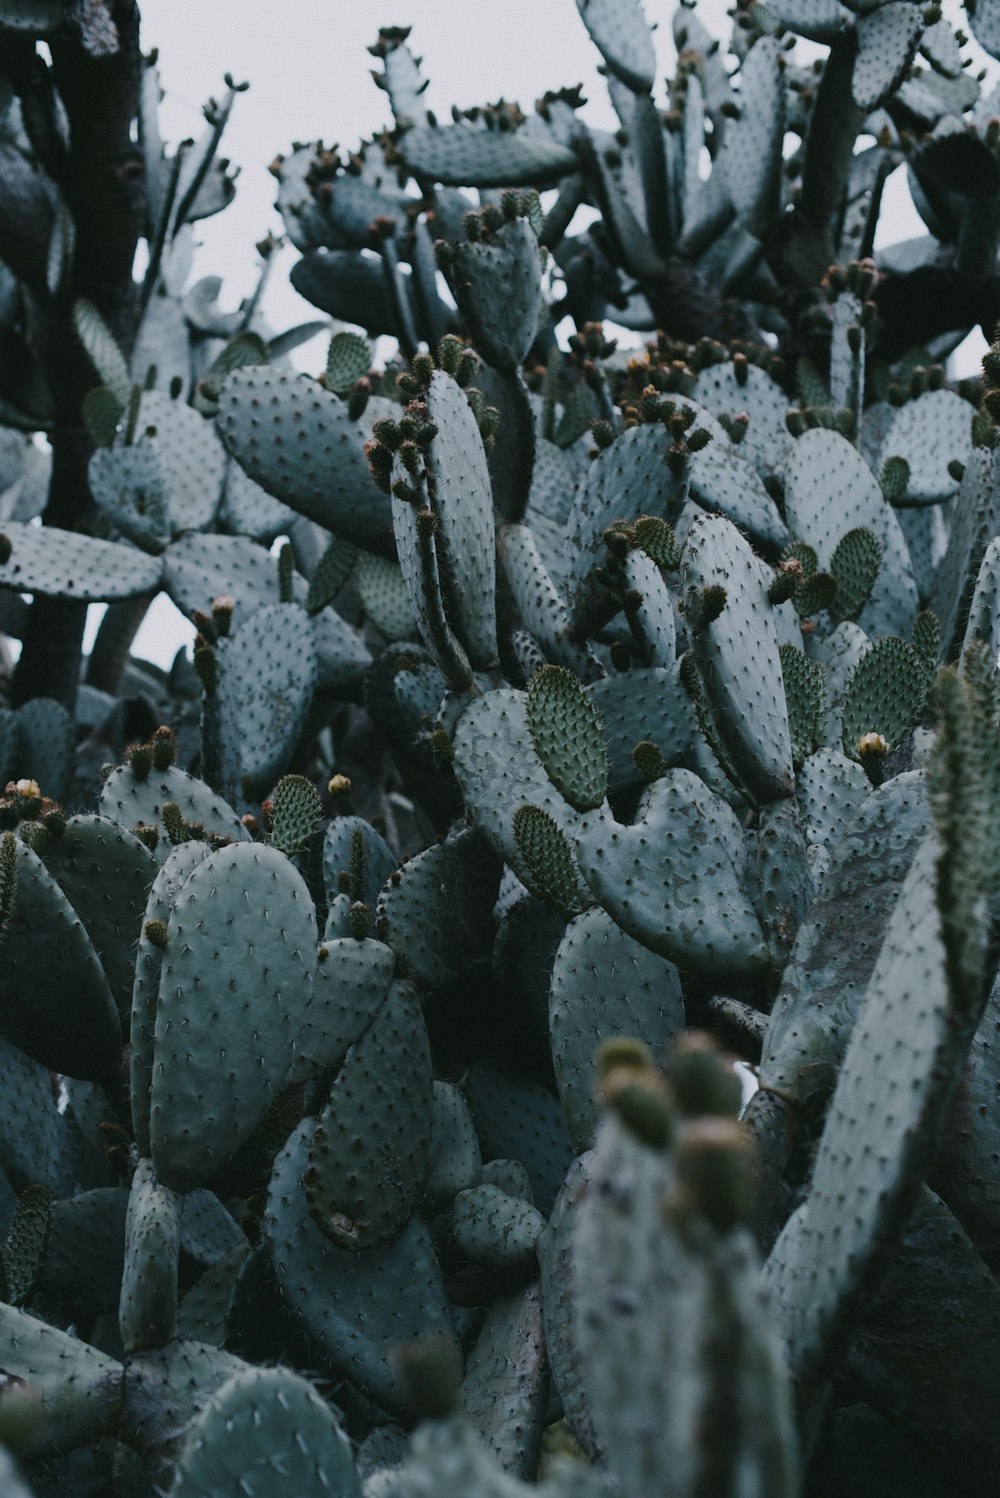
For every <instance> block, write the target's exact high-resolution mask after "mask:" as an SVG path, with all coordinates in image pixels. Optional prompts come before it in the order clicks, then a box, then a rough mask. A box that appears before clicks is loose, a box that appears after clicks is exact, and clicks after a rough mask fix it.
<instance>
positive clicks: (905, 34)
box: [851, 0, 944, 394]
mask: <svg viewBox="0 0 1000 1498" xmlns="http://www.w3.org/2000/svg"><path fill="white" fill-rule="evenodd" d="M925 24H926V22H925V20H924V9H923V7H922V6H920V5H912V4H908V3H907V0H899V3H897V4H895V5H893V6H892V7H891V9H888V10H886V11H885V13H884V14H883V12H882V11H881V10H876V11H872V12H871V13H870V14H868V15H862V16H861V18H860V20H859V21H858V23H857V27H858V51H857V55H856V57H855V59H854V70H853V73H852V75H851V93H852V94H853V96H854V102H855V103H856V104H857V105H858V108H859V109H863V110H865V111H866V112H868V111H869V110H872V109H876V108H877V107H878V106H879V105H880V104H881V103H882V102H883V100H885V99H887V98H888V97H889V95H890V94H892V93H894V92H895V90H896V89H897V88H898V87H899V85H900V84H901V83H902V82H903V79H904V78H905V77H906V75H907V73H908V72H909V68H910V64H911V63H912V62H913V58H914V55H915V54H916V50H917V46H918V43H919V41H920V38H921V35H922V34H923V30H924V26H925ZM941 393H942V394H943V393H944V392H941Z"/></svg>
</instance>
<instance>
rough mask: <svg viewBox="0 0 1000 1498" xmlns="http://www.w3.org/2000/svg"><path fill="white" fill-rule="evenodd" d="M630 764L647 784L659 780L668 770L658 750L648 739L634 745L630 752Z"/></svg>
mask: <svg viewBox="0 0 1000 1498" xmlns="http://www.w3.org/2000/svg"><path fill="white" fill-rule="evenodd" d="M632 763H633V764H634V765H635V767H636V769H637V770H638V771H639V774H640V775H641V776H642V778H643V780H644V781H646V783H647V784H649V783H650V782H651V781H653V780H659V779H660V777H661V776H663V775H665V774H666V773H667V771H668V770H669V768H670V766H669V765H668V763H667V761H666V760H665V759H664V757H663V755H662V753H661V752H660V750H659V749H658V748H657V746H656V745H655V744H654V743H652V742H651V740H649V739H643V740H642V741H641V742H640V743H638V744H636V746H635V748H634V749H633V750H632Z"/></svg>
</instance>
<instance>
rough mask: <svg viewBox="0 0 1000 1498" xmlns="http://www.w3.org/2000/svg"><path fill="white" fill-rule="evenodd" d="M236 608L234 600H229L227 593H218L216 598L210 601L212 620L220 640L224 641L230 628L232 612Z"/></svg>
mask: <svg viewBox="0 0 1000 1498" xmlns="http://www.w3.org/2000/svg"><path fill="white" fill-rule="evenodd" d="M235 607H236V600H235V598H230V596H229V594H228V593H220V595H219V597H218V598H213V599H212V620H213V622H214V624H215V631H216V634H217V635H218V636H219V638H220V639H225V637H226V636H227V635H228V634H229V631H230V629H231V628H232V623H233V610H234V609H235Z"/></svg>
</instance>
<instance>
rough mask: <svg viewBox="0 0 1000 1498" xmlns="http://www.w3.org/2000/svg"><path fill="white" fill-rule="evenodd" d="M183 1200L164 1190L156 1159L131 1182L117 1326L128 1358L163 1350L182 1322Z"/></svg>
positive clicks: (142, 1167)
mask: <svg viewBox="0 0 1000 1498" xmlns="http://www.w3.org/2000/svg"><path fill="white" fill-rule="evenodd" d="M180 1204H181V1203H180V1198H179V1197H178V1196H177V1193H176V1192H174V1191H169V1190H168V1189H167V1187H165V1186H161V1185H160V1183H159V1182H158V1181H157V1179H156V1177H155V1175H154V1174H153V1164H152V1161H151V1160H140V1161H139V1164H138V1165H137V1167H136V1171H135V1175H134V1176H133V1178H132V1190H131V1192H130V1194H129V1199H128V1214H127V1216H126V1219H125V1267H124V1271H123V1274H122V1285H121V1299H120V1301H119V1306H118V1327H119V1331H120V1333H121V1339H122V1346H123V1347H124V1349H125V1351H126V1353H128V1354H131V1353H134V1352H142V1351H144V1350H145V1349H146V1348H147V1347H162V1346H163V1345H164V1343H166V1342H169V1341H170V1339H171V1338H172V1337H173V1335H174V1327H175V1323H176V1320H177V1265H178V1257H179V1254H180Z"/></svg>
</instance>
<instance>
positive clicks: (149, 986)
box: [129, 839, 211, 1155]
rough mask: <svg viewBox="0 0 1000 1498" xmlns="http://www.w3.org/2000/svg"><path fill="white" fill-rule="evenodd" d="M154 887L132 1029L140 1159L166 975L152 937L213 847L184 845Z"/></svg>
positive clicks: (145, 1148) (171, 851) (139, 954)
mask: <svg viewBox="0 0 1000 1498" xmlns="http://www.w3.org/2000/svg"><path fill="white" fill-rule="evenodd" d="M161 841H164V842H167V847H168V854H167V857H166V858H165V860H164V862H163V863H162V864H161V865H160V867H159V869H158V870H157V873H156V877H155V878H154V880H153V882H152V886H151V888H150V891H149V896H148V898H147V901H146V909H145V912H144V915H143V920H142V926H141V929H140V935H139V945H138V949H137V951H136V954H135V979H134V983H133V988H132V1009H131V1020H130V1027H129V1041H130V1051H129V1089H130V1098H131V1103H132V1128H133V1130H134V1131H135V1140H136V1146H137V1148H138V1149H139V1153H140V1155H144V1154H145V1155H148V1153H149V1148H150V1145H149V1097H150V1090H151V1088H152V1084H153V1041H154V1035H155V1031H156V1004H157V1000H158V999H159V994H160V969H161V967H162V964H163V948H162V947H161V946H158V945H157V944H156V942H155V941H153V940H151V939H150V937H149V936H148V935H147V934H146V926H147V924H148V923H150V922H160V923H162V924H163V925H166V923H167V922H168V921H169V919H170V912H171V910H172V909H173V906H174V902H175V900H176V899H177V896H178V895H179V894H180V892H181V889H182V888H183V886H184V883H185V881H186V880H187V878H188V875H189V874H191V873H192V872H193V871H194V870H195V869H196V868H197V866H198V865H199V864H200V863H201V862H202V861H203V860H204V859H206V858H207V857H208V855H209V853H210V852H211V849H210V847H209V845H208V843H203V842H197V841H192V842H187V843H179V844H178V845H177V847H176V848H170V845H169V842H168V840H167V839H161Z"/></svg>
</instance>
